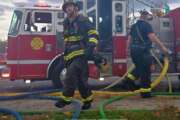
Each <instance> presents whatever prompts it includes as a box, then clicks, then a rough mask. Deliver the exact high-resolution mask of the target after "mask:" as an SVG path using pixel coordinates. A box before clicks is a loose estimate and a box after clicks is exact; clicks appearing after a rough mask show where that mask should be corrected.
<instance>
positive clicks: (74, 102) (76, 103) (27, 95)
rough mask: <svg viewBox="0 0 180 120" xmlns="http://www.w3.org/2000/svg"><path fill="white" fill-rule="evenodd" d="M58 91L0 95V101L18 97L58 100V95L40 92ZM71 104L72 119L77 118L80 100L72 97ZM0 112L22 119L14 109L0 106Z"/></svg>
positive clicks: (79, 110) (18, 119)
mask: <svg viewBox="0 0 180 120" xmlns="http://www.w3.org/2000/svg"><path fill="white" fill-rule="evenodd" d="M58 91H60V90H58V89H55V90H46V91H38V92H31V93H25V94H20V95H15V96H0V101H7V100H18V99H39V100H53V101H57V100H59V97H54V96H42V94H49V93H53V92H58ZM40 95H41V96H40ZM72 105H73V109H74V111H73V115H72V120H77V119H78V118H79V115H80V112H81V102H80V101H78V100H75V99H73V100H72ZM0 113H6V114H11V115H13V116H14V117H15V118H16V120H23V119H22V117H21V116H20V114H19V113H17V112H16V111H13V110H10V109H6V108H0Z"/></svg>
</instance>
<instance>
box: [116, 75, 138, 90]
mask: <svg viewBox="0 0 180 120" xmlns="http://www.w3.org/2000/svg"><path fill="white" fill-rule="evenodd" d="M119 87H120V88H122V89H124V90H131V91H133V90H137V89H139V88H140V87H139V86H138V85H136V84H135V82H134V81H133V80H131V79H129V78H127V77H126V78H125V79H124V80H122V82H121V83H120V84H119Z"/></svg>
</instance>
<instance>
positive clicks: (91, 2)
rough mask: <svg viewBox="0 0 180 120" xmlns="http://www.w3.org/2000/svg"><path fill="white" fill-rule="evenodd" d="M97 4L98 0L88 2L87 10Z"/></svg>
mask: <svg viewBox="0 0 180 120" xmlns="http://www.w3.org/2000/svg"><path fill="white" fill-rule="evenodd" d="M95 4H96V0H87V8H88V9H89V8H91V7H93V6H94V5H95Z"/></svg>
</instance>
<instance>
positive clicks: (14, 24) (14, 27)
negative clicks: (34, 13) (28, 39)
mask: <svg viewBox="0 0 180 120" xmlns="http://www.w3.org/2000/svg"><path fill="white" fill-rule="evenodd" d="M21 19H22V12H20V11H14V14H13V17H12V20H11V25H10V29H9V33H8V34H9V35H17V33H18V31H19V28H20V23H21Z"/></svg>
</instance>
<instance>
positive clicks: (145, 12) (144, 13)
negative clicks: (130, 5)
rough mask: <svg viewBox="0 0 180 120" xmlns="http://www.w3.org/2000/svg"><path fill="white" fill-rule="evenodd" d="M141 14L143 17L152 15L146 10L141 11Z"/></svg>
mask: <svg viewBox="0 0 180 120" xmlns="http://www.w3.org/2000/svg"><path fill="white" fill-rule="evenodd" d="M139 13H140V14H141V16H145V15H150V13H149V12H148V11H147V10H145V9H144V10H141V11H139Z"/></svg>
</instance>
